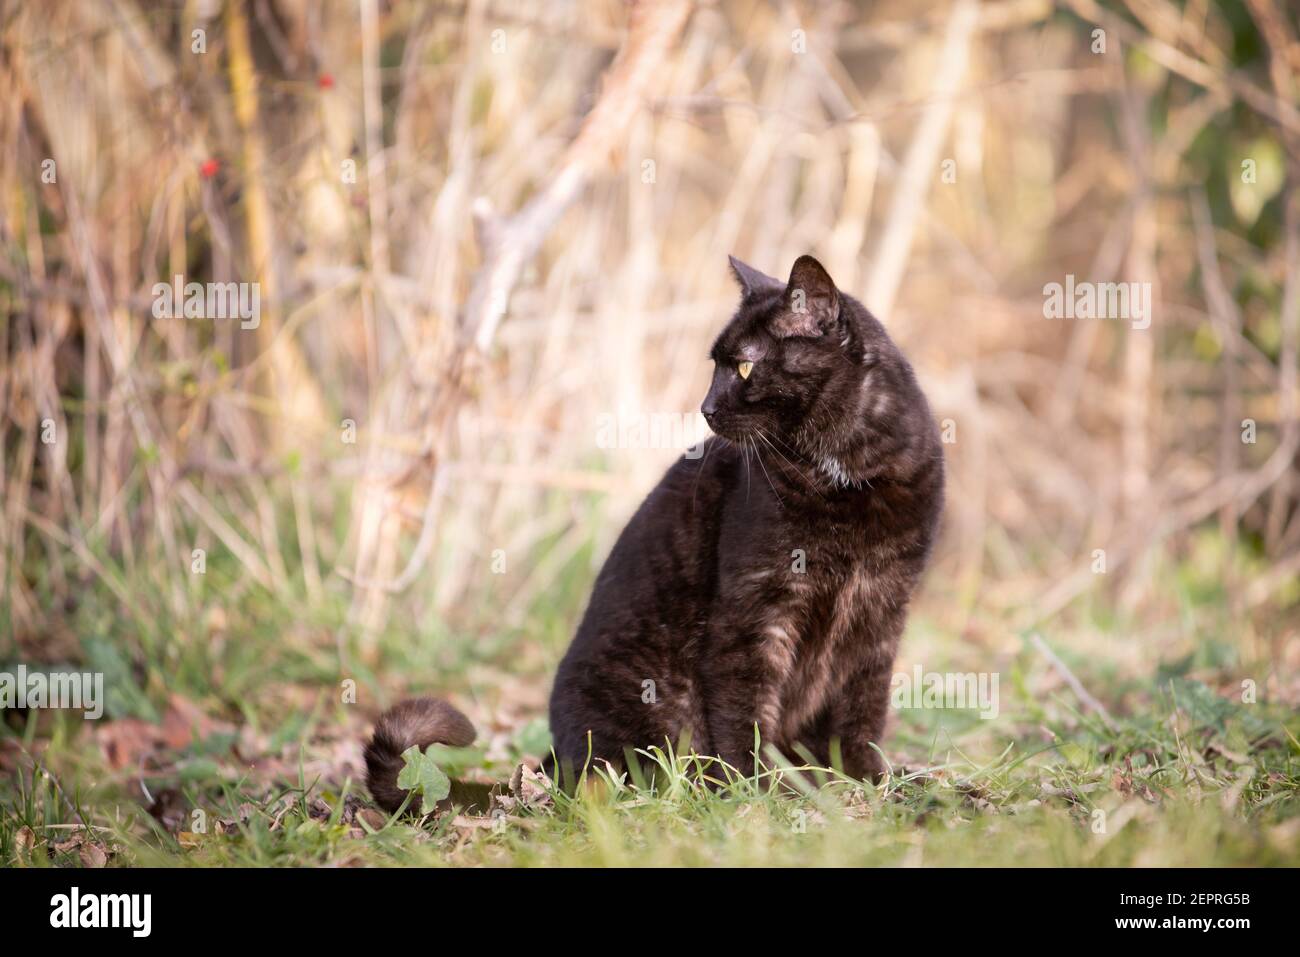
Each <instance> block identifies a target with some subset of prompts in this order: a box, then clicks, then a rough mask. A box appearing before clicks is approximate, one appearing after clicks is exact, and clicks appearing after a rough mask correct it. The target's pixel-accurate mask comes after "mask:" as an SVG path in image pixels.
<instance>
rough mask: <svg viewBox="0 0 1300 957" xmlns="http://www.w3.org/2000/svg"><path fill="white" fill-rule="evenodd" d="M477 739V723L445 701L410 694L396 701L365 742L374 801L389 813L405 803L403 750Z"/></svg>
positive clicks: (461, 744) (368, 780)
mask: <svg viewBox="0 0 1300 957" xmlns="http://www.w3.org/2000/svg"><path fill="white" fill-rule="evenodd" d="M473 743H474V726H473V725H472V724H470V723H469V718H467V717H465V716H464V715H463V714H461V713H460V712H459V711H457V710H456V709H455V708H453V707H452V706H451V705H449V704H447V702H445V701H439V700H437V699H436V698H410V699H408V700H406V701H402V702H400V703H398V704H395V705H393V707H391V708H389V709H388V710H387V711H385V712H384V713H383V714H382V715H380V716H379V720H378V721H376V722H375V733H374V735H373V736H372V737H371V738H370V743H369V744H367V745H366V787H367V788H368V789H369V790H370V796H371V797H373V798H374V799H375V802H376V803H377V804H378V805H379V806H380V807H382V808H383V809H384V810H385V811H387V812H388V813H389V814H392V813H394V812H395V811H396V810H397V809H398V808H399V807H401V806H402V801H404V800H405V799H406V792H405V791H404V790H402V789H401V788H399V787H398V786H397V774H398V772H399V771H401V770H402V765H403V761H402V752H403V751H405V750H406V749H407V748H411V747H417V746H418V747H420V748H421V749H423V748H427V747H428V746H429V745H431V744H445V745H449V746H451V747H454V748H464V747H468V746H469V745H471V744H473Z"/></svg>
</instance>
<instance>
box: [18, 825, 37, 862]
mask: <svg viewBox="0 0 1300 957" xmlns="http://www.w3.org/2000/svg"><path fill="white" fill-rule="evenodd" d="M14 845H15V847H16V850H17V851H18V856H19V857H20V858H21V859H23V860H27V859H28V857H29V856H30V855H31V853H32V848H33V847H35V846H36V834H35V833H34V832H33V831H32V829H31V828H30V827H28V826H27V825H26V824H24V825H23V826H22V827H20V828H19V829H18V833H16V834H15V835H14Z"/></svg>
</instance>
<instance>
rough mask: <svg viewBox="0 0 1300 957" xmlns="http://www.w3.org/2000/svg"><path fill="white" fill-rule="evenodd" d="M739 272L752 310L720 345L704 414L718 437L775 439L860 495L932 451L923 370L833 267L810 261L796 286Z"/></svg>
mask: <svg viewBox="0 0 1300 957" xmlns="http://www.w3.org/2000/svg"><path fill="white" fill-rule="evenodd" d="M731 269H732V272H733V273H734V274H735V276H736V279H737V280H738V281H739V283H740V287H741V291H742V297H741V303H740V308H739V309H737V310H736V314H735V316H734V317H733V318H732V320H731V322H729V323H728V324H727V327H726V328H725V329H724V330H723V331H722V334H721V335H719V336H718V338H717V341H716V342H714V344H713V349H712V352H711V358H712V359H713V362H714V371H713V382H712V384H711V385H710V386H709V392H708V395H707V396H706V397H705V399H704V402H703V404H702V405H701V407H700V411H701V412H702V413H703V414H704V417H705V420H706V421H707V422H708V423H709V427H710V428H712V429H713V431H714V432H715V433H716V434H718V435H720V436H722V437H723V438H725V439H729V440H731V441H733V442H739V443H749V444H757V445H761V444H762V440H763V439H764V438H766V439H768V440H769V441H770V442H771V443H772V444H774V445H777V446H778V447H780V446H784V448H785V449H786V450H787V451H796V452H798V453H799V454H800V455H802V456H804V457H806V458H807V459H809V460H811V461H812V462H813V463H814V464H815V465H816V466H817V467H818V469H819V471H821V472H823V473H824V474H826V475H827V476H829V477H830V478H831V479H832V481H833V482H834V483H835V484H849V485H852V484H857V483H858V482H860V481H863V480H869V479H870V478H871V477H872V476H874V475H877V474H880V472H881V471H882V470H886V469H889V468H890V465H891V462H893V461H895V460H897V459H898V457H899V456H907V453H908V452H909V451H915V450H918V449H920V448H921V447H922V446H925V445H928V444H929V442H930V436H929V433H930V432H932V431H933V430H934V426H933V423H932V422H931V421H930V419H929V410H928V408H927V406H926V403H925V399H924V397H923V396H922V395H921V393H920V390H919V388H918V387H917V385H916V380H915V377H914V376H913V374H912V369H911V366H909V365H908V363H907V360H906V359H905V358H904V357H903V355H902V353H901V352H899V350H898V349H897V347H895V345H894V344H893V342H892V341H891V340H890V338H889V335H888V334H887V333H886V332H885V329H884V327H883V326H882V325H881V324H880V323H879V322H878V321H877V320H876V318H875V317H874V316H872V315H871V313H870V312H868V311H867V309H866V308H865V307H863V306H862V304H861V303H859V302H858V301H857V300H855V299H853V298H852V297H849V296H847V295H844V294H843V293H841V292H840V291H839V290H838V289H836V287H835V283H834V281H833V280H832V279H831V277H830V274H829V273H827V271H826V269H825V268H824V267H823V266H822V264H821V263H819V262H818V261H817V260H816V259H814V258H813V257H811V256H800V257H799V258H798V259H797V260H795V263H794V266H793V268H792V269H791V270H790V278H789V279H788V280H786V281H784V282H783V281H781V280H779V279H775V278H773V277H772V276H767V275H764V274H763V273H761V272H759V271H758V270H757V269H754V268H753V267H752V266H747V265H745V264H744V263H742V262H741V261H740V260H738V259H736V258H735V257H732V259H731ZM898 464H905V463H898Z"/></svg>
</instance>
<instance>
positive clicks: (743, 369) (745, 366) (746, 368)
mask: <svg viewBox="0 0 1300 957" xmlns="http://www.w3.org/2000/svg"><path fill="white" fill-rule="evenodd" d="M736 371H737V372H739V373H740V377H741V378H742V379H748V378H749V374H750V373H751V372H753V371H754V363H752V362H742V363H741V364H740V365H738V366H736Z"/></svg>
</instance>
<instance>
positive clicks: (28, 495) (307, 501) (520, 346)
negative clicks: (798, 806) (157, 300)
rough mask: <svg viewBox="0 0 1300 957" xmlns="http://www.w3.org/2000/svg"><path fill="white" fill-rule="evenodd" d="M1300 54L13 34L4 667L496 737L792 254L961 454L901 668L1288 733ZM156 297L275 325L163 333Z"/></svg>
mask: <svg viewBox="0 0 1300 957" xmlns="http://www.w3.org/2000/svg"><path fill="white" fill-rule="evenodd" d="M1288 6H1290V9H1288ZM1298 38H1300V18H1298V16H1297V11H1296V9H1295V8H1294V6H1292V5H1288V4H1277V3H1272V2H1270V0H1248V2H1235V0H1223V2H1212V0H1186V2H1176V0H1127V2H1107V3H1095V2H1093V0H985V2H983V3H973V2H969V0H958V2H956V3H948V2H943V3H934V4H920V5H918V4H915V3H909V2H901V0H900V2H888V0H887V2H880V3H869V4H868V3H848V2H826V3H813V2H807V3H796V2H789V3H784V2H775V0H719V2H699V3H688V2H684V0H664V2H658V3H650V2H644V3H640V4H635V5H628V4H625V3H622V2H602V0H596V2H588V3H576V2H555V0H550V2H544V3H543V2H536V3H532V2H523V0H520V2H510V3H504V2H486V0H484V2H478V0H471V2H468V3H455V2H448V3H392V2H382V0H355V2H353V0H349V2H343V0H337V2H334V0H331V2H324V3H308V2H300V0H246V2H243V0H225V2H222V0H186V2H181V0H176V2H171V0H168V2H158V3H147V2H139V0H54V2H45V3H35V2H13V0H9V2H6V3H4V4H3V5H2V6H0V89H3V90H4V91H5V97H4V102H3V109H2V110H0V246H2V247H3V252H2V254H0V329H2V331H3V335H2V336H0V428H2V429H3V439H2V442H0V455H3V466H2V467H0V483H2V490H3V496H2V497H3V504H2V505H0V663H5V662H18V661H22V662H26V663H28V664H41V663H44V664H51V665H56V664H60V663H75V664H79V665H82V666H84V667H88V668H89V667H93V668H94V669H96V670H101V671H104V672H105V673H106V675H107V676H108V685H109V687H110V689H111V690H110V699H109V715H110V717H112V718H115V719H119V720H121V719H133V720H140V721H145V722H154V721H157V720H160V719H162V718H164V717H166V716H173V715H174V714H175V713H176V711H177V709H178V708H179V709H180V714H181V719H180V720H181V721H182V724H184V723H187V721H188V723H192V722H193V720H197V718H195V715H196V714H202V715H219V716H222V717H224V718H225V719H229V720H231V721H233V722H237V723H239V724H250V725H255V726H257V725H260V724H263V723H266V722H270V729H269V730H272V731H274V730H275V729H276V728H281V729H282V728H283V727H285V726H282V725H281V724H280V722H281V721H289V720H290V718H288V717H286V716H290V717H292V716H295V715H296V716H298V718H299V719H301V716H302V715H303V714H305V713H307V712H312V713H316V711H319V710H320V709H321V708H322V707H323V708H324V709H325V710H326V712H327V713H330V714H335V715H337V716H338V722H339V723H340V724H341V725H343V726H345V728H346V734H344V733H343V732H340V736H341V737H347V738H348V739H349V740H351V737H352V736H353V733H354V732H356V731H357V729H358V728H360V727H361V726H362V725H363V724H364V717H365V716H366V715H373V714H374V713H375V712H376V711H377V710H378V709H379V708H380V707H381V706H382V704H384V703H386V702H390V701H391V700H393V699H395V698H396V697H397V696H399V695H401V694H403V693H405V692H407V691H411V690H420V689H429V688H432V689H438V690H457V691H459V692H460V693H461V694H462V695H463V696H464V698H463V700H467V701H469V702H470V703H469V704H468V705H467V707H469V708H470V709H471V711H472V713H473V714H474V717H475V719H476V722H477V723H479V724H480V727H481V728H484V729H485V734H486V735H487V737H488V739H489V740H490V741H496V740H498V739H499V738H500V739H502V740H504V739H505V738H509V736H510V735H517V734H518V733H520V729H521V728H524V729H527V728H529V727H530V725H529V724H528V722H529V721H530V720H531V719H535V718H537V717H538V716H539V715H540V714H542V713H543V711H544V703H545V696H546V692H547V687H548V680H549V673H550V671H551V669H552V668H553V666H554V664H555V662H556V661H557V660H558V657H559V655H560V654H562V652H563V649H564V647H565V645H566V643H567V641H568V639H569V637H570V635H571V633H572V630H573V628H574V626H575V624H576V620H577V617H578V615H579V614H580V613H581V610H582V607H583V603H584V602H585V598H586V594H587V591H588V588H589V586H590V583H591V581H592V579H593V577H594V574H595V570H596V569H597V567H598V565H599V561H600V559H601V557H602V556H603V555H604V553H605V552H606V550H607V549H608V548H609V547H610V545H611V544H612V542H613V539H614V537H615V536H616V535H617V534H618V532H619V530H620V528H621V526H622V523H623V521H624V520H625V519H626V517H627V516H628V515H629V514H630V512H631V510H632V509H634V508H635V507H636V505H637V504H638V503H639V501H640V499H641V498H642V497H643V495H644V494H645V492H646V491H647V490H648V489H649V488H650V486H651V485H652V484H653V483H654V482H655V481H656V480H657V479H658V477H659V475H660V474H662V471H663V469H664V468H665V467H666V466H667V465H668V464H669V463H670V462H671V461H672V459H673V457H674V456H675V455H678V454H680V450H674V449H666V448H660V449H653V448H651V449H646V448H614V449H611V448H605V447H602V444H603V443H601V442H599V441H598V430H599V428H600V425H601V422H602V421H603V418H602V417H606V418H607V417H608V416H611V415H624V416H636V415H637V414H644V415H651V414H666V413H683V414H684V413H693V412H694V411H695V410H696V409H697V408H698V405H699V401H700V399H701V397H702V396H703V394H704V392H705V390H706V387H707V383H708V378H709V375H710V364H709V362H708V361H707V358H706V355H707V350H708V346H709V343H710V341H711V339H712V337H713V336H714V335H715V334H716V332H717V331H718V330H719V329H720V328H721V326H722V325H723V323H724V322H725V321H726V319H727V318H728V316H729V315H730V312H731V310H732V309H733V308H734V306H735V303H736V289H735V287H734V284H733V281H732V279H731V277H730V275H729V272H728V269H727V262H726V256H727V254H729V253H734V254H736V255H738V256H739V257H740V258H742V259H744V260H746V261H747V262H749V263H752V264H753V265H755V266H757V267H758V268H761V269H764V270H765V271H767V272H770V273H773V274H776V275H784V274H785V271H786V270H788V269H789V266H790V263H791V262H792V261H793V260H794V258H795V257H797V256H798V255H800V254H802V253H805V252H811V253H813V254H814V255H816V256H818V257H819V258H820V259H821V260H822V261H823V262H824V263H825V264H826V265H827V267H828V268H829V270H830V272H831V274H832V275H833V276H834V277H835V278H836V280H837V282H838V284H839V285H840V287H841V288H843V289H845V290H847V291H848V292H850V293H852V294H853V295H855V296H857V297H859V298H861V299H862V300H863V301H864V302H865V303H866V305H867V306H868V307H869V308H871V309H872V310H873V311H875V312H876V313H877V314H878V315H880V316H881V317H882V319H883V320H884V322H885V324H886V326H887V327H888V328H889V330H890V331H891V333H892V335H893V336H894V337H895V338H896V340H897V341H898V342H899V343H900V344H901V345H902V347H903V348H904V350H905V351H906V352H907V354H908V355H909V356H910V357H911V359H912V361H913V363H914V365H915V366H916V368H917V370H918V373H919V375H920V377H921V379H922V381H923V384H924V386H925V388H926V390H927V392H928V394H929V396H930V398H931V403H932V405H933V408H934V412H935V415H936V417H937V418H938V419H939V420H940V421H941V422H942V423H943V424H944V427H945V429H946V435H947V437H948V438H949V439H950V441H949V442H948V444H947V445H946V446H945V448H946V451H947V455H948V463H949V506H948V511H947V515H946V519H945V526H944V531H943V537H942V544H941V548H940V551H939V553H938V555H937V557H936V560H935V562H934V565H933V566H932V568H931V570H930V572H929V575H928V578H927V582H926V584H925V585H924V587H923V590H922V593H921V594H920V595H919V596H918V599H917V602H916V608H917V610H916V613H915V616H914V621H913V627H912V630H911V634H910V635H909V638H908V639H907V641H905V642H904V651H903V658H902V659H901V660H900V662H899V667H900V669H903V670H906V669H910V667H911V666H912V664H914V663H918V662H919V663H922V664H924V665H925V666H926V667H927V668H932V669H940V668H955V669H957V670H973V671H997V672H1004V673H1006V674H1015V676H1016V679H1015V680H1016V682H1017V686H1018V687H1019V689H1020V692H1022V693H1023V694H1024V696H1025V698H1026V700H1036V701H1040V702H1041V701H1045V700H1047V699H1048V698H1050V696H1052V695H1053V694H1056V693H1058V692H1063V691H1064V689H1065V688H1066V677H1065V676H1066V675H1067V674H1070V669H1073V671H1074V672H1077V673H1078V674H1079V675H1080V676H1082V678H1083V679H1084V684H1086V685H1087V686H1088V687H1089V688H1090V689H1091V691H1092V693H1093V694H1094V695H1096V696H1097V697H1098V698H1099V699H1101V700H1102V701H1103V702H1104V703H1105V704H1104V706H1105V707H1107V708H1109V709H1110V711H1111V712H1114V713H1117V714H1123V713H1125V712H1126V711H1128V710H1130V709H1131V708H1134V707H1137V704H1135V702H1136V701H1137V700H1138V699H1140V700H1141V701H1143V702H1150V701H1153V700H1155V698H1154V696H1155V691H1154V690H1153V689H1156V688H1158V687H1161V686H1162V685H1163V683H1165V682H1167V681H1168V680H1169V679H1171V678H1178V679H1180V680H1195V681H1196V682H1198V684H1197V687H1204V688H1207V689H1210V690H1211V691H1213V692H1215V693H1216V694H1218V695H1220V696H1222V697H1224V698H1230V699H1232V700H1234V701H1240V699H1241V693H1242V691H1241V689H1242V682H1243V681H1251V682H1253V683H1254V684H1255V685H1256V686H1257V687H1258V694H1259V698H1260V699H1261V700H1264V701H1268V702H1270V703H1273V704H1275V705H1276V704H1281V706H1283V707H1284V708H1285V709H1286V711H1287V712H1288V713H1293V712H1294V709H1295V707H1296V704H1297V702H1300V475H1298V474H1297V473H1298V471H1300V455H1298V453H1300V398H1298V395H1300V389H1298V386H1297V374H1298V362H1297V344H1298V341H1300V190H1298V189H1297V184H1300V145H1298V144H1300V79H1298V77H1300V39H1298ZM51 161H52V162H51ZM175 275H183V276H184V277H185V280H186V281H187V282H188V281H197V282H227V281H235V282H256V283H258V284H259V289H260V301H261V309H262V311H261V319H260V324H259V325H258V326H257V328H255V329H252V328H243V327H242V326H241V324H240V322H239V321H238V320H230V319H224V320H223V319H215V320H212V319H210V320H198V319H174V320H168V319H156V318H154V315H153V313H152V306H153V302H154V295H153V292H152V290H153V287H154V284H155V283H158V282H170V281H171V278H172V277H173V276H175ZM1067 275H1074V276H1075V277H1076V279H1078V280H1079V281H1085V280H1086V281H1091V282H1098V283H1100V282H1111V281H1136V282H1147V283H1151V285H1152V289H1153V293H1154V302H1153V305H1154V316H1153V320H1152V322H1151V325H1150V328H1148V329H1145V330H1141V329H1134V328H1132V327H1131V325H1130V323H1128V322H1124V321H1113V320H1049V319H1046V318H1044V314H1043V300H1044V292H1043V290H1044V286H1045V285H1046V284H1048V283H1053V282H1058V283H1064V282H1065V281H1066V276H1067ZM1246 420H1250V422H1253V423H1254V425H1253V428H1252V427H1250V426H1248V425H1247V424H1246ZM1247 435H1249V436H1250V438H1253V439H1254V441H1250V440H1249V439H1245V438H1243V437H1244V436H1247ZM196 550H201V552H200V551H196ZM1098 550H1103V551H1104V556H1102V557H1101V560H1103V561H1104V573H1099V565H1098V561H1099V555H1098ZM200 569H201V573H200ZM1033 635H1041V636H1042V638H1043V639H1045V641H1046V644H1047V645H1048V646H1050V647H1053V648H1055V649H1056V650H1057V652H1058V653H1059V655H1060V658H1059V659H1057V660H1058V661H1060V662H1061V663H1062V667H1060V668H1058V667H1056V666H1054V665H1053V664H1052V661H1051V660H1050V659H1048V658H1046V657H1044V656H1043V655H1041V654H1039V653H1038V652H1037V651H1036V650H1035V648H1037V647H1038V646H1037V645H1035V644H1034V643H1032V642H1031V641H1030V638H1031V636H1033ZM345 680H354V681H356V682H358V684H359V687H360V692H359V704H360V706H361V707H360V709H347V708H344V707H341V706H340V704H339V701H338V697H339V695H338V687H339V683H340V682H341V681H345ZM181 699H183V700H184V702H198V704H197V706H196V707H194V706H191V705H189V704H184V705H182V704H179V703H178V701H179V700H181ZM322 702H324V705H322ZM187 709H190V710H187ZM313 709H315V711H313ZM357 710H360V711H361V712H362V714H360V715H357V716H356V717H355V718H354V717H353V713H354V712H355V711H357ZM186 715H188V716H189V718H188V719H186V718H185V716H186ZM269 715H274V716H275V717H274V719H271V718H268V717H267V716H269ZM1029 720H1030V723H1031V724H1032V723H1034V722H1036V721H1037V720H1038V717H1032V718H1031V719H1029ZM348 722H352V723H353V724H355V725H356V727H353V726H352V724H348ZM993 724H996V722H993ZM110 726H111V723H110ZM9 727H10V731H11V732H12V733H13V734H16V735H17V736H18V737H20V738H21V739H22V741H21V742H20V750H21V755H27V754H28V753H29V752H30V751H31V750H32V749H39V742H38V740H37V736H36V734H35V732H34V731H33V730H32V729H31V727H30V726H28V725H24V724H22V723H21V722H13V721H11V722H10V723H9ZM287 727H289V730H288V731H284V732H283V733H284V734H285V735H286V740H288V739H291V738H292V737H293V733H294V731H293V728H294V727H295V726H293V725H291V724H290V725H287ZM24 728H26V730H25V731H24V730H23V729H24ZM915 730H916V735H917V736H916V737H915V738H912V737H908V736H907V734H902V735H901V736H900V737H899V738H898V745H897V746H898V747H899V748H905V747H909V746H911V745H912V744H915V745H916V746H917V747H920V748H921V749H922V750H923V745H922V744H921V742H924V740H925V738H926V735H927V734H929V733H930V731H928V730H927V729H926V728H925V727H922V728H918V729H915ZM68 733H72V732H68ZM100 733H101V734H103V733H106V732H103V731H102V730H101V732H100ZM275 733H276V734H279V733H280V732H279V731H276V732H275ZM494 735H495V736H496V737H494ZM55 736H56V738H57V737H58V735H57V734H56V735H55ZM502 736H505V737H504V738H503V737H502ZM181 737H182V738H184V735H182V736H181ZM510 740H515V739H514V738H510ZM1292 741H1294V738H1292ZM522 750H523V751H524V752H528V751H529V750H532V751H536V750H538V748H537V747H536V746H532V747H531V748H530V747H529V746H527V745H524V746H522ZM131 753H132V754H134V752H131ZM502 753H504V752H502ZM21 755H20V754H19V753H18V751H15V750H12V749H11V750H8V751H3V752H0V766H7V769H11V768H15V767H18V766H19V765H20V764H21V763H22V761H23V760H24V758H23V757H22V756H21ZM356 757H357V755H356V753H355V751H347V752H346V753H344V754H343V756H342V757H339V758H337V761H342V762H343V763H344V764H345V765H346V766H348V767H350V768H352V769H353V770H355V766H356ZM110 763H112V762H111V761H110ZM125 763H128V764H129V763H130V762H129V761H127V762H125Z"/></svg>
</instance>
